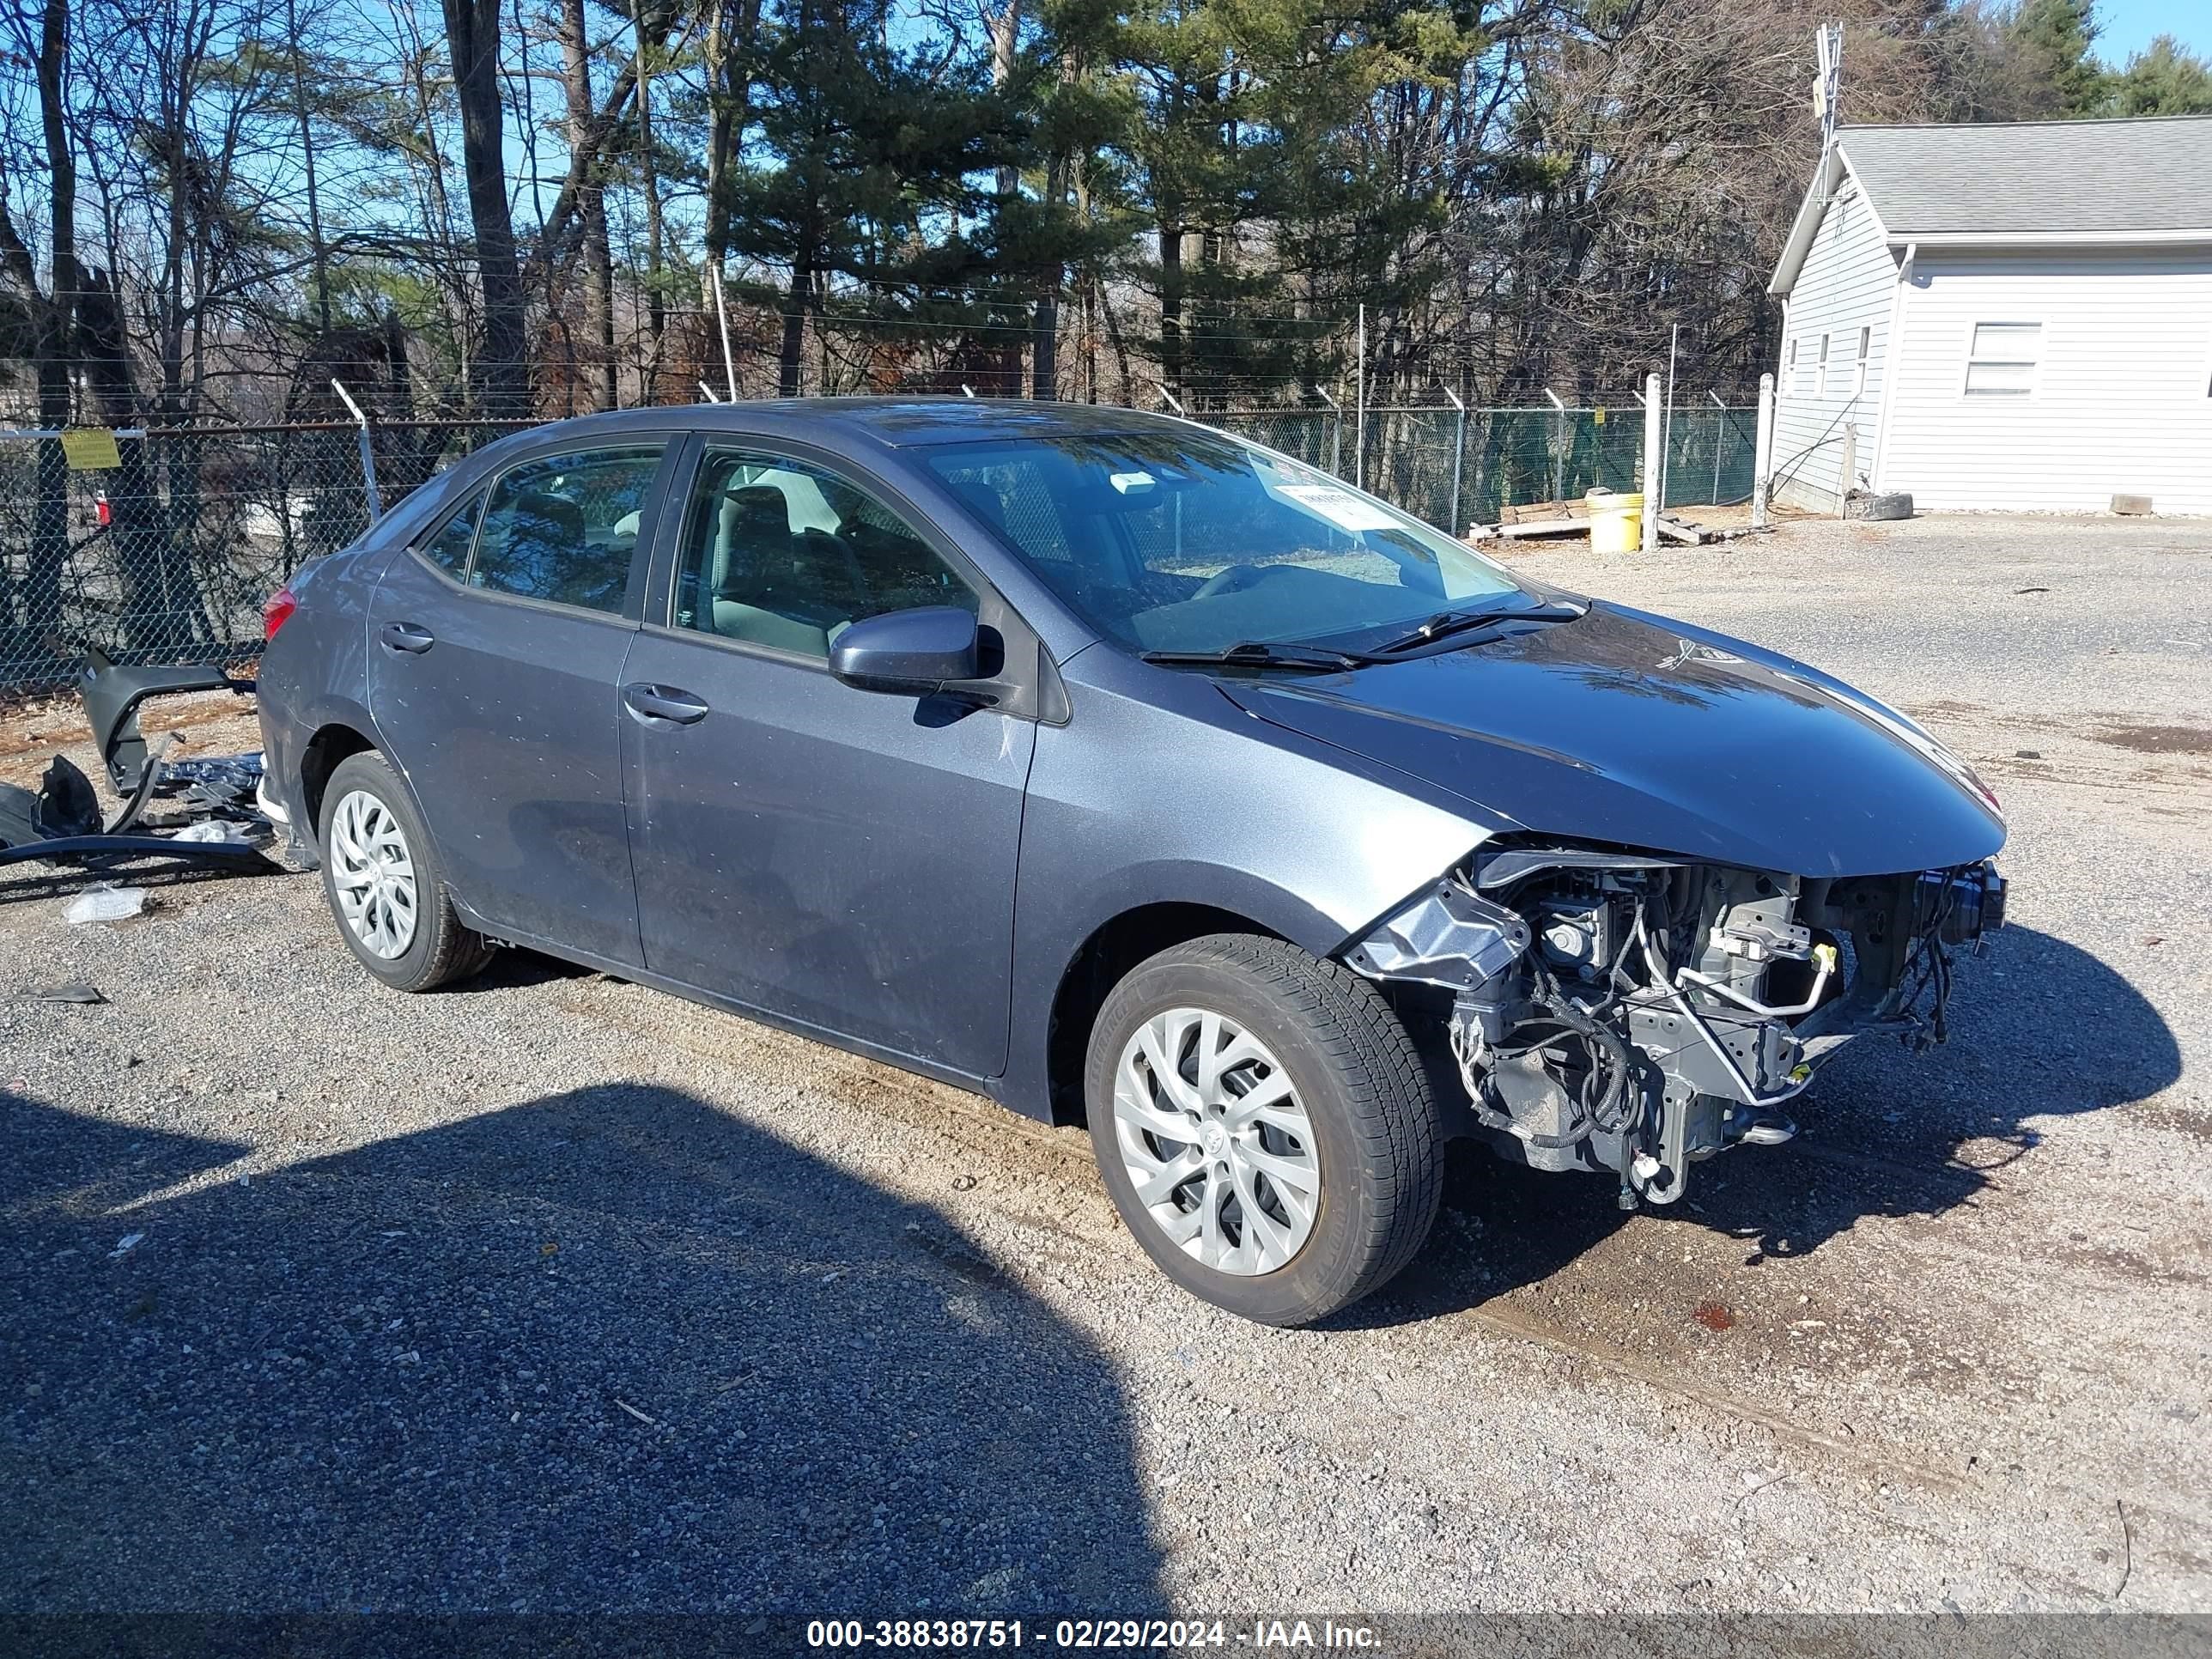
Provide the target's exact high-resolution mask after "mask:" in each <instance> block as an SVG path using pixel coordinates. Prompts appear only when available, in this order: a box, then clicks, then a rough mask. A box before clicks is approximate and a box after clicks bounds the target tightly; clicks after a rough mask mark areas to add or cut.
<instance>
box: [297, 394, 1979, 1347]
mask: <svg viewBox="0 0 2212 1659" xmlns="http://www.w3.org/2000/svg"><path fill="white" fill-rule="evenodd" d="M268 626H269V632H270V638H269V642H268V647H267V653H266V656H265V658H264V664H263V667H262V671H261V678H260V692H261V716H262V723H263V728H264V738H265V742H266V748H267V763H268V779H269V787H270V792H271V793H272V795H273V797H274V799H273V800H272V803H271V804H272V805H273V806H274V807H275V808H276V811H279V812H280V813H282V814H283V816H284V817H287V818H288V819H289V822H290V823H292V824H293V825H294V826H295V830H296V831H297V832H298V835H299V836H300V838H301V840H302V841H303V842H313V846H314V848H315V849H316V851H317V852H318V854H319V858H320V861H321V866H322V870H323V874H324V880H325V887H326V890H327V892H328V896H329V899H330V903H331V910H332V912H333V913H334V915H335V916H336V918H337V923H338V927H339V928H340V931H341V932H342V933H343V936H344V938H345V939H346V942H347V944H348V945H349V946H350V947H351V948H352V950H353V951H354V953H355V954H356V956H357V957H359V958H360V960H361V962H362V965H363V966H364V967H365V968H366V969H368V972H369V973H370V974H372V975H374V976H375V977H376V978H377V979H379V980H380V981H383V982H384V983H385V984H386V985H389V986H392V987H395V988H397V989H399V990H403V991H427V990H430V989H432V988H433V987H437V986H440V985H442V984H447V983H449V982H451V981H454V980H456V979H459V978H461V977H463V976H465V975H469V974H471V973H474V972H476V971H477V969H480V968H482V967H483V965H484V963H486V962H487V961H488V960H489V957H490V956H491V953H492V952H493V951H495V949H496V948H498V947H500V946H501V945H513V946H523V947H527V948H529V949H531V950H535V951H545V952H549V953H550V954H553V955H556V956H558V957H565V958H567V959H569V960H571V961H574V962H578V963H585V964H587V965H589V966H591V967H593V968H596V969H602V970H605V971H606V972H609V973H612V974H617V975H622V976H623V977H625V978H628V979H631V980H635V981H638V982H640V983H642V984H646V985H651V986H655V987H660V988H662V989H664V990H666V991H670V992H672V993H674V994H678V995H680V996H685V997H690V998H693V999H695V1000H698V1001H701V1002H704V1003H708V1004H711V1005H714V1006H718V1007H721V1008H726V1009H728V1010H731V1011H732V1012H737V1013H740V1014H743V1015H745V1016H747V1017H749V1018H757V1019H763V1020H768V1021H770V1022H773V1023H775V1024H779V1025H782V1026H786V1027H788V1028H790V1029H792V1030H797V1031H800V1032H803V1033H805V1034H806V1035H808V1036H814V1037H817V1038H819V1039H820V1040H822V1041H823V1042H832V1043H836V1044H837V1045H839V1046H841V1047H843V1048H849V1049H853V1050H854V1051H856V1052H859V1053H862V1054H870V1055H872V1056H875V1057H877V1058H878V1059H881V1060H887V1061H889V1062H890V1063H892V1064H894V1065H897V1066H905V1067H908V1068H909V1069H911V1070H913V1071H915V1072H919V1073H923V1074H925V1075H927V1076H930V1077H933V1078H936V1079H941V1080H943V1081H945V1082H949V1083H952V1084H956V1085H961V1086H963V1087H966V1088H969V1089H974V1090H977V1091H981V1092H983V1093H986V1094H988V1095H990V1096H992V1097H995V1098H996V1099H998V1100H1000V1102H1002V1103H1005V1104H1006V1105H1007V1106H1009V1107H1011V1108H1012V1109H1015V1110H1017V1111H1021V1112H1025V1113H1029V1114H1031V1115H1036V1116H1038V1117H1042V1118H1049V1119H1052V1120H1054V1121H1067V1122H1087V1124H1088V1125H1089V1128H1090V1133H1091V1138H1092V1140H1093V1142H1094V1144H1095V1146H1096V1147H1097V1154H1098V1160H1099V1166H1100V1169H1101V1170H1102V1171H1103V1176H1104V1179H1105V1182H1106V1185H1107V1187H1108V1188H1109V1191H1110V1192H1111V1193H1112V1194H1113V1197H1114V1200H1115V1203H1116V1204H1117V1205H1118V1206H1120V1208H1121V1212H1122V1214H1123V1215H1124V1217H1125V1218H1127V1222H1128V1224H1129V1227H1130V1230H1131V1232H1132V1234H1133V1237H1135V1238H1136V1240H1137V1242H1138V1243H1139V1244H1140V1245H1141V1246H1142V1247H1143V1248H1144V1249H1146V1251H1147V1252H1149V1253H1150V1254H1151V1255H1152V1258H1153V1259H1154V1260H1155V1261H1157V1262H1158V1264H1159V1265H1160V1267H1162V1268H1163V1269H1164V1270H1165V1271H1166V1272H1167V1273H1169V1274H1170V1275H1171V1276H1172V1277H1173V1278H1174V1279H1176V1280H1177V1281H1178V1282H1179V1283H1181V1284H1182V1285H1185V1286H1186V1287H1188V1289H1189V1290H1191V1291H1193V1292H1194V1293H1195V1294H1197V1295H1199V1296H1200V1297H1205V1298H1206V1299H1207V1300H1208V1301H1211V1302H1213V1303H1215V1304H1218V1305H1220V1306H1222V1307H1225V1308H1227V1309H1230V1310H1233V1311H1235V1312H1237V1313H1239V1314H1242V1315H1244V1316H1248V1317H1250V1318H1253V1319H1257V1320H1262V1321H1266V1322H1270V1323H1276V1324H1285V1325H1291V1324H1300V1323H1304V1322H1310V1321H1313V1320H1316V1319H1319V1318H1322V1317H1323V1316H1327V1315H1328V1314H1329V1313H1331V1312H1333V1311H1334V1310H1337V1309H1340V1308H1341V1307H1343V1306H1344V1305H1346V1304H1348V1303H1350V1302H1352V1301H1353V1300H1355V1299H1356V1298H1358V1297H1362V1296H1364V1295H1365V1294H1367V1293H1368V1292H1370V1291H1373V1290H1374V1289H1376V1287H1377V1286H1378V1285H1382V1284H1383V1282H1384V1281H1385V1280H1387V1279H1389V1277H1390V1276H1391V1275H1392V1274H1393V1273H1395V1272H1397V1271H1398V1269H1399V1268H1401V1267H1403V1266H1404V1265H1405V1263H1406V1262H1407V1260H1409V1259H1410V1258H1411V1257H1412V1256H1413V1254H1414V1253H1415V1252H1416V1251H1417V1250H1418V1249H1419V1247H1420V1245H1421V1243H1422V1241H1423V1239H1424V1238H1425V1236H1426V1234H1427V1232H1428V1230H1429V1227H1430V1225H1431V1220H1432V1219H1433V1218H1434V1215H1435V1212H1436V1206H1437V1183H1438V1168H1439V1159H1440V1155H1441V1149H1442V1146H1443V1142H1444V1141H1445V1140H1446V1139H1449V1138H1450V1137H1454V1136H1467V1137H1473V1138H1475V1139H1480V1140H1482V1141H1484V1142H1486V1143H1487V1144H1488V1145H1490V1146H1492V1147H1493V1148H1494V1149H1495V1150H1497V1151H1498V1152H1500V1153H1501V1154H1503V1155H1504V1156H1505V1157H1508V1158H1511V1159H1513V1160H1515V1161H1516V1162H1519V1163H1522V1164H1528V1165H1531V1166H1534V1167H1537V1168H1541V1169H1545V1170H1561V1171H1574V1170H1579V1171H1585V1172H1589V1173H1593V1174H1597V1175H1600V1176H1603V1177H1604V1178H1605V1181H1606V1182H1607V1186H1606V1188H1605V1189H1604V1191H1605V1197H1606V1200H1607V1201H1615V1200H1617V1201H1618V1202H1619V1203H1620V1204H1621V1205H1622V1206H1627V1207H1634V1206H1638V1205H1642V1204H1668V1203H1672V1202H1674V1200H1677V1199H1679V1198H1680V1196H1681V1195H1682V1194H1683V1192H1684V1191H1685V1190H1686V1185H1687V1182H1688V1181H1689V1177H1690V1174H1691V1170H1692V1166H1693V1165H1694V1164H1697V1163H1699V1161H1701V1160H1703V1159H1705V1158H1711V1157H1712V1156H1714V1155H1716V1154H1717V1153H1719V1152H1723V1151H1725V1150H1727V1149H1729V1148H1730V1147H1733V1146H1742V1145H1750V1146H1761V1145H1773V1144H1776V1143H1778V1142H1780V1141H1784V1140H1786V1139H1789V1138H1790V1135H1791V1134H1792V1133H1794V1129H1793V1127H1792V1125H1791V1123H1790V1119H1789V1117H1788V1115H1786V1113H1785V1112H1784V1110H1783V1108H1784V1106H1785V1105H1786V1104H1787V1103H1788V1102H1789V1100H1790V1097H1792V1096H1794V1095H1795V1094H1796V1093H1797V1092H1798V1091H1801V1090H1802V1089H1803V1088H1804V1087H1805V1086H1806V1085H1807V1084H1808V1081H1809V1080H1810V1079H1811V1078H1812V1077H1813V1075H1814V1072H1815V1071H1816V1069H1817V1068H1818V1067H1819V1066H1820V1065H1821V1064H1822V1063H1823V1062H1824V1061H1825V1060H1827V1059H1828V1058H1829V1057H1830V1056H1831V1055H1832V1054H1834V1053H1835V1052H1836V1051H1837V1050H1838V1048H1840V1047H1841V1046H1842V1045H1843V1044H1844V1043H1845V1042H1848V1041H1850V1039H1851V1038H1852V1037H1853V1036H1857V1035H1858V1034H1860V1033H1863V1032H1865V1031H1869V1030H1892V1031H1898V1032H1902V1033H1905V1034H1908V1035H1910V1034H1913V1033H1923V1034H1926V1035H1929V1036H1940V1035H1941V1032H1942V1021H1943V1009H1944V1001H1945V999H1946V997H1947V996H1948V994H1949V990H1950V987H1951V974H1950V963H1951V958H1952V956H1953V954H1954V952H1955V951H1957V950H1959V949H1960V947H1963V946H1970V945H1973V944H1974V943H1975V942H1976V941H1978V939H1979V938H1980V937H1981V935H1982V934H1983V933H1984V931H1985V930H1987V929H1990V928H1992V927H1996V926H1997V925H1998V924H1999V922H2000V921H2001V920H2002V909H2003V899H2004V884H2003V882H2002V878H2000V877H1999V876H1998V875H1997V874H1996V870H1995V867H1994V866H1993V864H1992V863H1991V862H1990V859H1991V855H1992V854H1995V853H1996V851H1997V849H1998V848H1999V847H2000V846H2001V845H2002V842H2003V838H2004V830H2003V821H2002V817H2001V816H2000V814H1999V812H1998V810H1997V805H1996V800H1995V799H1994V798H1993V797H1992V796H1991V795H1990V793H1989V791H1988V790H1987V789H1986V788H1985V787H1984V786H1983V785H1982V784H1981V782H1980V781H1978V779H1977V778H1976V777H1975V776H1974V775H1973V774H1972V772H1971V771H1970V770H1969V769H1967V768H1966V766H1965V765H1964V764H1963V763H1960V761H1959V760H1958V759H1957V758H1956V757H1954V756H1953V755H1952V754H1950V753H1949V752H1948V750H1945V749H1944V748H1943V747H1942V744H1939V743H1937V742H1936V740H1935V739H1934V738H1931V737H1929V735H1928V734H1927V733H1926V732H1923V731H1922V730H1921V729H1920V728H1919V727H1917V726H1915V725H1914V724H1913V723H1912V722H1911V721H1910V720H1906V719H1905V717H1904V716H1902V715H1900V714H1897V713H1895V712H1894V711H1893V710H1891V709H1889V708H1885V707H1884V706H1882V705H1881V703H1879V702H1875V700H1874V699H1872V698H1869V697H1867V696H1863V695H1861V694H1859V693H1857V692H1855V691H1853V690H1850V688H1849V687H1846V686H1844V685H1842V684H1839V683H1838V682H1836V681H1834V680H1832V679H1830V678H1827V677H1826V676H1824V675H1822V674H1820V673H1819V672H1817V671H1814V670H1813V669H1810V668H1808V667H1805V666H1804V665H1801V664H1797V663H1795V662H1791V661H1790V660H1788V659H1784V658H1781V657H1778V656H1776V655H1774V654H1772V653H1767V652H1765V651H1761V650H1759V649H1758V648H1757V647H1753V646H1749V645H1746V644H1743V643H1741V642H1740V641H1734V640H1730V639H1727V638H1725V637H1723V636H1721V635H1713V634H1711V633H1707V632H1705V631H1703V630H1700V629H1693V628H1690V627H1687V626H1685V625H1682V624H1679V623H1671V622H1668V621H1666V620H1664V619H1662V618H1659V617H1650V616H1645V615H1641V614H1638V613H1636V612H1633V611H1627V610H1625V609H1622V608H1620V607H1617V606H1613V605H1606V604H1602V603H1599V602H1594V601H1591V600H1589V599H1583V598H1581V597H1579V596H1577V595H1574V594H1571V593H1566V592H1559V591H1556V590H1553V589H1550V588H1547V587H1543V586H1538V585H1536V584H1534V583H1531V582H1529V581H1528V580H1524V579H1522V578H1521V577H1519V576H1516V575H1515V574H1513V573H1511V572H1510V571H1508V570H1506V569H1504V568H1502V567H1500V566H1498V565H1497V564H1494V563H1492V562H1490V561H1488V560H1486V559H1485V558H1483V557H1481V556H1480V555H1478V554H1477V553H1476V552H1474V550H1471V549H1470V548H1468V546H1466V545H1465V544H1462V543H1460V542H1457V541H1455V540H1453V539H1452V538H1449V537H1447V536H1443V535H1441V534H1439V533H1438V532H1436V531H1434V530H1432V529H1430V528H1429V527H1428V526H1425V525H1422V524H1420V523H1419V522H1418V521H1417V520H1413V519H1412V518H1409V517H1408V516H1407V515H1406V514H1404V513H1401V512H1399V511H1397V510H1396V509H1395V508H1393V507H1389V506H1388V505H1386V504H1384V503H1383V502H1382V501H1377V500H1376V499H1374V498H1373V497H1371V496H1369V495H1364V494H1362V493H1360V492H1359V491H1358V490H1355V489H1349V488H1347V487H1346V485H1344V484H1343V483H1340V482H1339V481H1338V480H1336V479H1335V478H1334V477H1329V476H1328V475H1327V474H1326V473H1322V472H1319V471H1315V470H1314V469H1312V468H1310V467H1308V466H1306V465H1302V464H1301V463H1299V462H1297V461H1296V460H1293V459H1290V458H1288V457H1285V456H1283V455H1279V454H1276V453H1273V452H1270V451H1267V450H1265V449H1261V448H1259V447H1255V446H1253V445H1249V444H1246V443H1243V442H1241V441H1237V440H1236V439H1233V438H1231V437H1227V436H1225V435H1222V434H1219V433H1218V432H1214V431H1212V430H1210V429H1208V428H1204V427H1200V426H1197V425H1194V424H1192V423H1189V422H1182V421H1174V420H1169V419H1166V418H1164V417H1158V416H1146V415H1142V414H1138V413H1133V412H1132V411H1128V410H1104V409H1097V408H1087V407H1075V406H1058V405H1050V404H987V403H974V402H966V401H939V400H930V399H921V400H906V401H896V400H839V401H834V402H815V403H805V402H801V403H785V404H738V405H717V406H705V407H700V408H696V409H680V410H635V411H630V412H626V413H623V414H617V415H609V416H592V417H589V418H586V419H583V420H579V421H570V422H561V423H557V424H555V425H550V426H546V427H543V428H538V429H536V430H533V431H531V432H528V433H526V434H523V435H519V436H517V437H513V438H510V439H507V440H506V441H503V442H501V443H498V444H495V445H493V446H491V447H489V448H487V449H485V450H483V452H481V453H478V454H477V455H475V456H474V457H472V458H471V459H469V460H468V461H467V462H465V463H464V464H463V465H459V466H458V467H456V468H454V469H453V471H451V472H449V473H447V474H446V475H445V476H443V477H440V478H439V479H437V480H435V481H434V482H433V483H429V484H428V485H425V486H424V487H423V488H422V489H418V490H416V492H415V493H414V494H412V495H410V496H409V497H408V498H407V500H406V501H405V502H404V504H403V505H402V506H401V507H399V508H398V510H396V511H395V512H393V513H391V514H390V515H389V516H387V517H386V519H385V520H383V521H382V522H380V524H378V525H377V526H375V527H374V529H372V530H371V531H370V532H368V534H367V535H366V536H364V537H363V538H362V539H361V540H360V541H359V542H357V543H356V544H354V545H353V546H351V547H349V548H348V549H347V550H344V551H343V552H341V553H338V554H337V555H335V556H331V558H329V559H326V560H324V561H322V562H319V563H318V564H316V565H314V566H313V567H311V568H308V569H307V570H305V571H303V572H302V573H301V574H300V576H298V577H297V578H295V580H294V581H293V583H292V584H291V585H290V586H289V587H288V588H287V589H285V590H284V591H283V592H280V593H278V594H276V596H274V597H273V598H272V599H271V601H270V609H269V617H268Z"/></svg>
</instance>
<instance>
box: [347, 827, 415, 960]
mask: <svg viewBox="0 0 2212 1659" xmlns="http://www.w3.org/2000/svg"><path fill="white" fill-rule="evenodd" d="M330 859H331V890H333V891H334V892H336V893H337V901H338V914H339V915H341V916H343V918H344V920H345V925H346V926H347V927H348V928H349V929H351V930H352V933H353V936H354V937H355V938H356V939H359V940H360V941H361V943H362V946H363V948H365V949H367V950H368V951H370V952H372V953H373V954H374V955H376V956H379V957H384V958H385V959H386V960H387V961H388V960H390V959H391V958H392V957H401V956H404V955H405V954H406V953H407V947H408V946H409V945H412V944H413V943H414V942H415V926H416V899H417V896H418V895H417V893H416V878H415V860H414V857H413V855H412V854H410V852H409V850H408V847H407V835H406V832H405V831H404V829H401V828H400V826H399V820H398V817H395V816H394V815H393V813H392V809H391V808H390V807H389V806H386V805H385V804H384V803H383V802H382V801H381V800H379V799H377V798H376V797H375V796H374V795H372V794H370V793H368V791H367V790H365V789H356V790H354V791H353V792H352V793H349V794H348V795H347V796H346V797H345V798H344V799H342V800H340V801H339V802H338V804H337V807H336V808H335V809H334V810H333V811H332V812H331V848H330Z"/></svg>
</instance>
